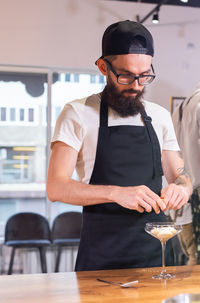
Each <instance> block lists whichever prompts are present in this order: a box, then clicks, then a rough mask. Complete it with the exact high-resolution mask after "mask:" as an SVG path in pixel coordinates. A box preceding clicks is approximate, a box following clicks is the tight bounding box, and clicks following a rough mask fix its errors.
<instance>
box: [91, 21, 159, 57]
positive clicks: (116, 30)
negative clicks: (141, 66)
mask: <svg viewBox="0 0 200 303" xmlns="http://www.w3.org/2000/svg"><path fill="white" fill-rule="evenodd" d="M138 40H139V41H140V44H139V46H138V45H137V44H136V43H135V42H136V41H138ZM125 54H145V55H150V56H152V57H153V56H154V45H153V38H152V35H151V33H150V32H149V31H148V29H147V28H146V27H144V25H142V24H141V23H139V22H134V21H130V20H126V21H120V22H117V23H113V24H111V25H110V26H108V27H107V29H106V30H105V32H104V34H103V38H102V56H101V57H100V58H104V57H105V56H109V55H125ZM100 58H99V59H100ZM96 62H97V61H96ZM96 62H95V63H96Z"/></svg>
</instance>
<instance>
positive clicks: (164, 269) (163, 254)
mask: <svg viewBox="0 0 200 303" xmlns="http://www.w3.org/2000/svg"><path fill="white" fill-rule="evenodd" d="M161 245H162V274H164V273H166V268H165V246H166V242H161Z"/></svg>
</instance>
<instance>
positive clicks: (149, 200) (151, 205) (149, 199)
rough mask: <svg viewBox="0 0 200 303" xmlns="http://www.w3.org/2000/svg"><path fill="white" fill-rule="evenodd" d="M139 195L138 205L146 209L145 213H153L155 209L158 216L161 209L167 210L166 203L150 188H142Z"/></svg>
mask: <svg viewBox="0 0 200 303" xmlns="http://www.w3.org/2000/svg"><path fill="white" fill-rule="evenodd" d="M138 194H139V197H138V203H139V204H140V205H141V206H142V207H143V208H144V209H145V211H147V212H151V211H152V209H153V210H154V211H155V213H156V214H159V213H160V209H161V210H164V209H165V203H164V202H163V201H162V200H161V199H160V197H159V196H158V195H157V194H155V193H154V192H153V191H152V190H150V189H149V188H148V187H146V186H141V187H140V191H139V193H138Z"/></svg>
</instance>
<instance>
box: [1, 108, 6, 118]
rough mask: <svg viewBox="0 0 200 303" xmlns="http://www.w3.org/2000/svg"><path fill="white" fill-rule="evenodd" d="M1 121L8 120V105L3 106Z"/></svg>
mask: <svg viewBox="0 0 200 303" xmlns="http://www.w3.org/2000/svg"><path fill="white" fill-rule="evenodd" d="M1 121H6V107H1Z"/></svg>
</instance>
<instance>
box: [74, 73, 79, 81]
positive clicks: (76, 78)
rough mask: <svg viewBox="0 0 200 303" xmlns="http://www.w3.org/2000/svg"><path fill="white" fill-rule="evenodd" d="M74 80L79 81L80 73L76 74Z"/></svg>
mask: <svg viewBox="0 0 200 303" xmlns="http://www.w3.org/2000/svg"><path fill="white" fill-rule="evenodd" d="M74 82H79V74H74Z"/></svg>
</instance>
